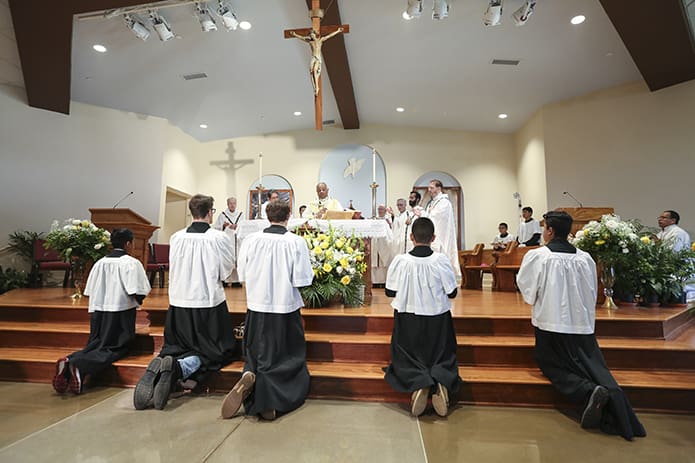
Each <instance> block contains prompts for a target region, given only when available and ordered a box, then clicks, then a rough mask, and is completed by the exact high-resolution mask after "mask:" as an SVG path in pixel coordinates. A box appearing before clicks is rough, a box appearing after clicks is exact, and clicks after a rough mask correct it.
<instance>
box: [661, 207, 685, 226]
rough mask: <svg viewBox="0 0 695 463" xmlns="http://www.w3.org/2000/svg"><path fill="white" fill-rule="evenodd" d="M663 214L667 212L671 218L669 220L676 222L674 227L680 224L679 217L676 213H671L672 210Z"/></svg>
mask: <svg viewBox="0 0 695 463" xmlns="http://www.w3.org/2000/svg"><path fill="white" fill-rule="evenodd" d="M664 212H668V214H669V215H670V216H671V218H672V219H673V220H675V221H676V225H678V222H680V220H681V215H680V214H679V213H678V212H676V211H672V210H667V211H664Z"/></svg>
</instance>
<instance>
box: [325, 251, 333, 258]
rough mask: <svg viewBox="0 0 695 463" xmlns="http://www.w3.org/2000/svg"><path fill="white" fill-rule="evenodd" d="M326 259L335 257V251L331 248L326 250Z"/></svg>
mask: <svg viewBox="0 0 695 463" xmlns="http://www.w3.org/2000/svg"><path fill="white" fill-rule="evenodd" d="M326 259H333V251H331V250H330V249H329V250H328V251H326Z"/></svg>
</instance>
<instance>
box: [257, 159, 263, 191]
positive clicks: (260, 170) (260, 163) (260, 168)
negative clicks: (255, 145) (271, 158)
mask: <svg viewBox="0 0 695 463" xmlns="http://www.w3.org/2000/svg"><path fill="white" fill-rule="evenodd" d="M262 180H263V153H259V154H258V183H259V184H263V181H262Z"/></svg>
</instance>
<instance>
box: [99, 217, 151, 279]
mask: <svg viewBox="0 0 695 463" xmlns="http://www.w3.org/2000/svg"><path fill="white" fill-rule="evenodd" d="M89 212H91V213H92V223H94V225H96V226H97V227H100V228H103V229H105V230H107V231H109V232H111V231H113V230H115V229H116V228H127V229H129V230H130V231H132V232H133V248H132V249H131V251H130V253H129V254H130V255H131V256H133V257H135V258H136V259H138V260H139V261H140V262H141V263H142V265H143V267H145V268H146V267H147V261H148V260H149V257H150V256H149V246H148V243H149V242H150V238H152V233H154V231H155V230H157V229H158V228H159V227H158V226H156V225H152V224H151V223H150V221H149V220H147V219H146V218H144V217H143V216H141V215H140V214H138V213H137V212H134V211H132V210H130V209H127V208H121V209H114V208H93V209H90V210H89Z"/></svg>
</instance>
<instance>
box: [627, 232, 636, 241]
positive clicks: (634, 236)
mask: <svg viewBox="0 0 695 463" xmlns="http://www.w3.org/2000/svg"><path fill="white" fill-rule="evenodd" d="M627 237H628V238H629V239H630V240H631V241H636V240H637V238H638V237H637V234H636V233H629V234H628V235H627Z"/></svg>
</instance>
